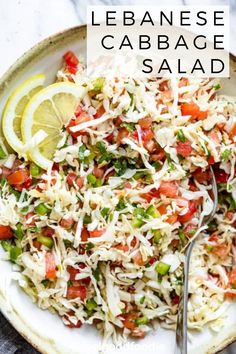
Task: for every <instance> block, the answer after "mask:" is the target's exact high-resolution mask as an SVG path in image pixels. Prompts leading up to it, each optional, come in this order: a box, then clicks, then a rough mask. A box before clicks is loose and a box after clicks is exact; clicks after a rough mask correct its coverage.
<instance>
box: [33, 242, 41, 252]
mask: <svg viewBox="0 0 236 354" xmlns="http://www.w3.org/2000/svg"><path fill="white" fill-rule="evenodd" d="M33 246H34V247H35V248H37V250H41V246H42V243H41V242H39V241H37V240H34V241H33Z"/></svg>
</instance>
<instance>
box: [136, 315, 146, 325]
mask: <svg viewBox="0 0 236 354" xmlns="http://www.w3.org/2000/svg"><path fill="white" fill-rule="evenodd" d="M135 323H136V325H138V326H141V325H145V324H147V323H148V318H147V317H146V316H142V317H139V318H136V320H135Z"/></svg>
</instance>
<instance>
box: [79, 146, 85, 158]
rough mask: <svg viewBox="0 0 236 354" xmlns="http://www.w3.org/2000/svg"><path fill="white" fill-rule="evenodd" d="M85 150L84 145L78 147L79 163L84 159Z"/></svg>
mask: <svg viewBox="0 0 236 354" xmlns="http://www.w3.org/2000/svg"><path fill="white" fill-rule="evenodd" d="M85 150H86V146H85V145H84V144H83V145H81V146H80V147H79V159H80V160H81V161H84V159H85V156H84V152H85Z"/></svg>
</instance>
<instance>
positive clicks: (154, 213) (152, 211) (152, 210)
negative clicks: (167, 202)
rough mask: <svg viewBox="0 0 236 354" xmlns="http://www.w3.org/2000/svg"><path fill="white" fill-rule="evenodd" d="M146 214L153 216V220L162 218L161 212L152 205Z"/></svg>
mask: <svg viewBox="0 0 236 354" xmlns="http://www.w3.org/2000/svg"><path fill="white" fill-rule="evenodd" d="M146 213H147V214H148V215H149V216H152V217H153V218H158V217H159V216H160V214H159V212H158V211H157V209H156V207H155V206H154V205H150V206H149V207H148V208H147V211H146Z"/></svg>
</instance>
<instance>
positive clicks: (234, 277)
mask: <svg viewBox="0 0 236 354" xmlns="http://www.w3.org/2000/svg"><path fill="white" fill-rule="evenodd" d="M228 277H229V283H230V285H231V286H233V287H235V288H236V268H234V269H233V270H231V271H230V272H229V274H228Z"/></svg>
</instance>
